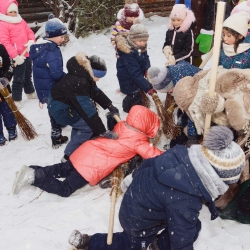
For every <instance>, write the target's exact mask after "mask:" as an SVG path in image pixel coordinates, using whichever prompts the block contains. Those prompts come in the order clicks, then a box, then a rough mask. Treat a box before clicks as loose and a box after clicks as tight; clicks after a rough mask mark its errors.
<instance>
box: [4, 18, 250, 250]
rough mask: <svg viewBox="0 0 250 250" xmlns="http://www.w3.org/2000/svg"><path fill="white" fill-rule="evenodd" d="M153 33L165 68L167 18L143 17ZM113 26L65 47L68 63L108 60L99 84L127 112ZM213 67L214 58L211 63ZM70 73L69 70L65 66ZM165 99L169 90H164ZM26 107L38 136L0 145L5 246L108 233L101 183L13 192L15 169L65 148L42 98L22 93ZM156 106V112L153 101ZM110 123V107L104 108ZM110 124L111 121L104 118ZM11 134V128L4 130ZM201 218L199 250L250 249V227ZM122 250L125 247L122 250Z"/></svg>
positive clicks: (62, 249) (11, 249)
mask: <svg viewBox="0 0 250 250" xmlns="http://www.w3.org/2000/svg"><path fill="white" fill-rule="evenodd" d="M143 23H144V24H145V26H146V27H147V29H148V31H149V34H150V37H149V41H148V54H149V57H150V61H151V65H152V66H160V67H163V66H164V64H165V58H164V55H163V53H162V45H163V43H164V39H165V32H166V29H167V24H168V18H166V17H159V16H152V17H150V18H146V19H144V20H143ZM111 30H112V27H110V28H109V29H106V30H104V31H102V32H101V33H100V34H92V35H90V36H89V37H87V38H79V39H76V38H74V37H73V36H71V41H70V42H69V43H68V44H67V45H66V46H65V47H62V54H63V60H64V65H66V62H67V60H68V59H69V58H70V57H72V56H74V55H76V54H77V52H80V51H83V52H85V53H86V54H87V55H89V56H91V55H94V54H96V55H99V56H100V57H103V58H104V60H105V61H106V64H107V68H108V72H107V75H106V76H105V77H104V78H102V79H101V80H100V81H99V82H98V86H99V87H100V88H101V89H102V90H103V91H104V92H105V93H106V94H107V96H109V97H110V99H111V100H112V101H113V104H114V106H116V107H118V108H119V109H120V113H121V117H122V118H123V119H124V118H125V117H126V114H125V113H124V112H122V108H121V103H122V99H123V94H121V93H120V92H119V84H118V81H117V78H116V58H115V51H114V49H113V47H112V46H111V43H110V35H111ZM209 64H210V65H211V62H210V63H208V66H207V67H209ZM65 71H66V68H65ZM160 98H161V100H162V101H163V100H164V99H165V95H164V94H160ZM23 102H24V107H23V108H22V109H21V112H22V113H23V115H25V116H26V117H27V118H28V119H29V120H30V121H31V122H32V124H33V126H34V127H35V129H36V131H37V133H38V137H37V138H35V139H34V140H32V141H25V140H24V139H23V138H22V136H21V134H20V133H19V137H18V139H17V140H15V141H12V142H10V143H8V144H7V145H5V146H3V147H1V148H0V152H1V164H0V187H1V189H0V204H1V205H0V249H8V250H17V249H18V250H28V249H32V250H44V249H46V250H57V249H58V250H70V249H72V247H71V246H70V245H69V243H68V238H69V236H70V234H71V232H72V231H73V229H78V230H80V232H81V233H86V234H90V235H91V234H94V233H99V232H103V233H104V232H107V230H108V221H109V211H110V196H109V194H110V189H101V188H100V187H99V186H98V185H97V186H94V187H91V186H89V185H87V186H85V187H84V188H82V189H80V190H78V191H77V192H75V193H74V194H73V195H71V196H70V197H68V198H62V197H59V196H56V195H53V194H49V193H46V192H42V190H40V189H39V188H35V187H33V186H30V187H26V188H24V189H22V190H21V192H20V193H19V194H18V195H15V196H14V195H13V194H12V184H13V181H14V178H15V173H16V172H17V171H18V170H19V169H20V168H21V167H22V166H23V165H40V166H46V165H52V164H54V163H58V162H60V160H61V158H62V156H63V150H64V148H65V145H64V146H61V147H60V148H59V149H52V147H51V139H50V122H49V117H48V114H47V107H46V105H44V106H43V108H42V109H41V108H40V107H39V104H38V100H27V99H26V96H25V94H24V95H23ZM152 110H155V108H154V107H153V102H152ZM99 111H100V115H101V117H102V119H103V120H104V121H105V119H106V118H105V113H106V112H107V111H104V110H102V109H101V108H99ZM105 123H106V121H105ZM70 131H71V128H70V127H69V126H68V127H66V128H64V129H63V135H67V136H70ZM4 133H5V135H6V136H7V132H6V131H4ZM165 143H166V139H165V138H164V137H162V138H161V141H160V142H159V144H158V145H157V146H158V147H159V148H161V149H162V147H163V145H164V144H165ZM121 199H122V197H119V199H118V201H117V203H116V215H115V225H114V232H118V231H122V228H121V226H120V224H119V221H118V217H117V213H118V211H119V206H120V203H121ZM200 220H201V222H202V230H201V233H200V236H199V238H198V240H197V241H196V242H195V244H194V249H195V250H223V249H225V250H244V249H245V250H247V249H250V241H249V233H250V226H249V225H243V224H239V223H237V222H234V221H229V220H221V219H220V218H218V219H216V220H215V221H211V220H210V214H209V212H208V209H207V207H205V206H204V207H203V209H202V211H201V214H200ZM121 250H122V249H121Z"/></svg>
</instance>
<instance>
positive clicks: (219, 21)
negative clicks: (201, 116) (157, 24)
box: [204, 2, 226, 136]
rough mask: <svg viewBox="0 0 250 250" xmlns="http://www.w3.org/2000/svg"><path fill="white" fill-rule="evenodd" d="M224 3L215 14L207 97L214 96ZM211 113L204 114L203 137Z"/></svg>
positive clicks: (221, 3)
mask: <svg viewBox="0 0 250 250" xmlns="http://www.w3.org/2000/svg"><path fill="white" fill-rule="evenodd" d="M225 7H226V3H225V2H218V3H217V13H216V23H215V35H214V47H213V58H212V68H211V76H210V81H209V93H208V94H209V96H210V97H213V96H214V90H215V83H216V77H217V68H218V64H219V56H220V47H221V33H222V23H223V21H224V16H225ZM211 117H212V114H211V113H206V119H205V127H204V136H206V133H207V132H208V130H209V128H210V125H211Z"/></svg>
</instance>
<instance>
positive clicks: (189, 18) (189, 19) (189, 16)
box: [168, 9, 195, 32]
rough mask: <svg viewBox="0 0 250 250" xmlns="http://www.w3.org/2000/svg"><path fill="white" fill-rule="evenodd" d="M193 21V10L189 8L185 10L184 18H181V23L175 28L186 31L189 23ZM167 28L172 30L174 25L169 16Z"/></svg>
mask: <svg viewBox="0 0 250 250" xmlns="http://www.w3.org/2000/svg"><path fill="white" fill-rule="evenodd" d="M194 22H195V16H194V13H193V11H191V10H189V9H188V10H187V16H186V17H185V19H184V20H183V23H182V24H181V26H180V28H178V29H177V32H186V31H187V30H188V29H189V28H190V27H191V25H192V24H193V23H194ZM168 28H169V29H170V30H173V29H174V26H173V23H172V20H171V18H170V20H169V24H168Z"/></svg>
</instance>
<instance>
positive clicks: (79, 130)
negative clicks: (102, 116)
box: [64, 118, 93, 156]
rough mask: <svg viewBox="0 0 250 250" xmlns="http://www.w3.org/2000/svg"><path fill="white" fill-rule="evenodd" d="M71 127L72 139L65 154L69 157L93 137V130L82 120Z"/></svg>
mask: <svg viewBox="0 0 250 250" xmlns="http://www.w3.org/2000/svg"><path fill="white" fill-rule="evenodd" d="M70 126H71V127H72V131H71V138H70V141H69V143H68V144H67V146H66V148H65V150H64V154H65V155H67V156H70V155H71V154H72V153H73V152H74V151H75V150H76V149H77V148H78V147H79V146H81V145H82V144H83V143H84V142H85V141H87V140H89V139H90V138H91V136H92V135H93V131H92V129H91V128H90V127H89V126H88V125H87V123H86V122H85V121H84V120H83V119H82V118H81V119H80V120H79V121H78V122H76V123H74V124H72V125H70Z"/></svg>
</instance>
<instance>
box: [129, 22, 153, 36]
mask: <svg viewBox="0 0 250 250" xmlns="http://www.w3.org/2000/svg"><path fill="white" fill-rule="evenodd" d="M148 37H149V34H148V31H147V29H146V27H145V26H144V25H143V24H142V23H141V21H140V20H139V19H138V18H136V19H135V21H134V24H133V25H132V26H131V28H130V31H129V33H128V38H129V39H130V40H132V41H147V40H148Z"/></svg>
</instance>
